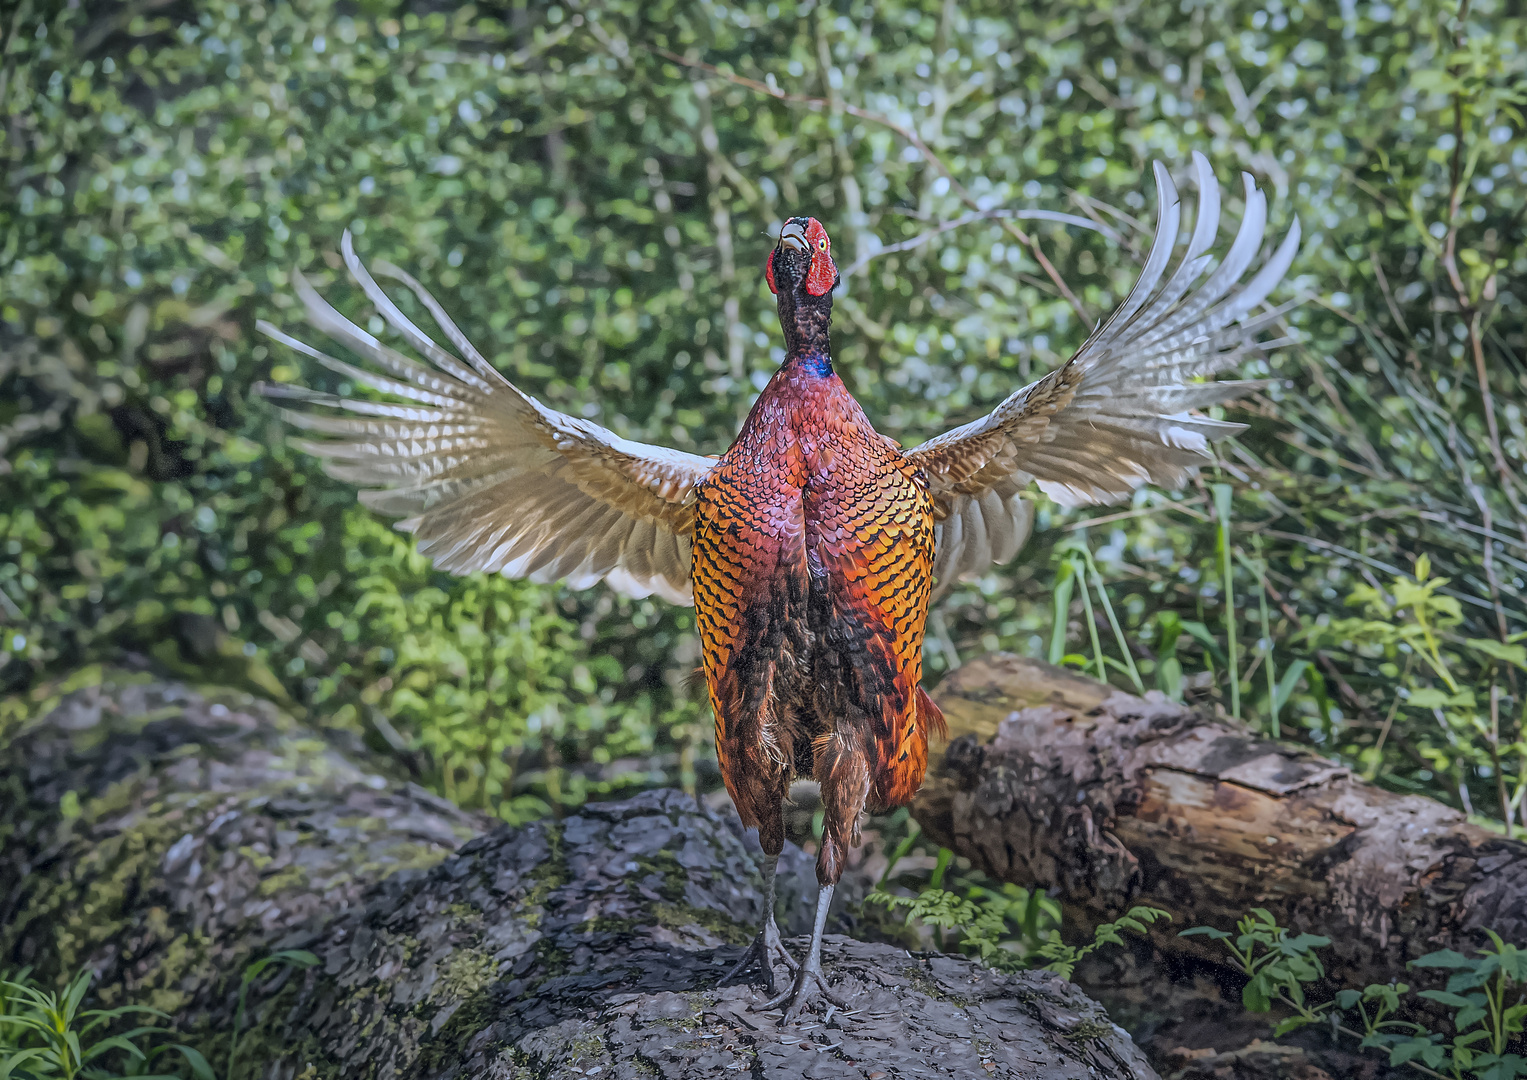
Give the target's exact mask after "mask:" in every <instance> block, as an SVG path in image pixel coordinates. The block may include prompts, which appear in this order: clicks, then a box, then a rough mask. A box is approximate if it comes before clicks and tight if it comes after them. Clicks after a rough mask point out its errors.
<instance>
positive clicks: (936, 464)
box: [907, 153, 1300, 591]
mask: <svg viewBox="0 0 1527 1080" xmlns="http://www.w3.org/2000/svg"><path fill="white" fill-rule="evenodd" d="M1193 164H1194V170H1195V174H1196V177H1195V178H1196V180H1197V186H1198V192H1199V196H1198V215H1197V219H1196V222H1195V225H1194V228H1193V233H1192V235H1191V236H1190V237H1189V239H1188V246H1187V251H1186V253H1185V254H1184V255H1183V257H1182V259H1181V260H1180V261H1179V262H1178V264H1177V267H1176V269H1175V270H1174V271H1173V272H1172V274H1171V276H1170V277H1167V268H1168V264H1169V263H1170V261H1171V257H1172V252H1173V249H1174V248H1175V247H1176V244H1177V237H1178V232H1179V229H1180V226H1181V224H1182V208H1181V204H1180V202H1179V200H1178V196H1177V189H1176V187H1175V185H1174V184H1173V183H1172V178H1171V176H1170V175H1169V174H1168V173H1167V171H1166V169H1165V168H1164V167H1163V166H1162V165H1161V164H1160V163H1159V162H1158V163H1157V164H1156V167H1155V178H1156V192H1157V200H1158V205H1159V210H1158V216H1157V224H1156V235H1155V239H1154V241H1153V242H1152V244H1151V249H1150V253H1149V255H1148V256H1147V257H1146V261H1145V268H1144V269H1143V270H1142V271H1141V274H1140V279H1139V280H1138V281H1137V282H1136V283H1135V287H1134V288H1133V289H1132V290H1131V291H1130V293H1129V296H1128V297H1126V298H1125V300H1124V302H1123V303H1122V304H1121V305H1120V306H1119V308H1118V309H1117V310H1116V311H1115V312H1114V313H1113V314H1112V315H1111V316H1109V318H1108V320H1107V321H1106V322H1104V323H1103V324H1102V325H1101V326H1099V327H1098V329H1097V330H1096V331H1095V332H1094V333H1093V334H1092V336H1091V337H1090V338H1088V339H1087V341H1086V343H1084V344H1083V345H1082V347H1081V348H1080V349H1078V350H1077V352H1076V355H1074V356H1072V357H1071V359H1070V360H1068V361H1067V362H1066V363H1065V364H1063V365H1062V366H1061V367H1059V368H1057V369H1056V370H1054V371H1052V372H1050V373H1049V374H1048V375H1046V376H1044V378H1042V379H1040V380H1038V381H1037V382H1035V383H1032V384H1030V385H1029V386H1026V387H1024V388H1023V389H1021V390H1019V391H1017V392H1016V393H1014V394H1013V395H1012V396H1011V397H1009V398H1008V399H1007V400H1006V401H1004V402H1002V404H1000V405H998V406H997V408H996V409H994V410H992V412H991V413H989V414H988V415H986V416H984V417H982V418H981V419H979V420H976V421H973V422H972V423H969V424H966V425H964V426H963V427H959V428H955V429H954V430H953V431H949V432H946V433H945V434H943V435H940V436H939V437H937V438H935V439H931V440H929V441H928V442H926V443H924V444H923V445H922V446H919V447H917V448H916V449H914V450H912V451H910V452H909V453H908V455H907V456H908V457H909V458H911V459H912V460H913V461H914V462H916V463H917V464H918V465H919V466H921V468H922V469H923V472H924V475H925V476H926V477H927V479H928V486H929V491H930V493H931V494H932V495H933V497H934V504H935V507H936V512H937V513H938V514H939V515H940V521H939V524H938V526H937V536H936V543H937V555H936V557H935V563H934V573H935V574H936V575H937V576H938V579H939V586H938V589H939V591H943V590H944V589H946V588H948V587H949V585H950V584H952V583H953V582H954V580H955V579H957V578H959V577H960V576H962V575H968V574H974V573H979V572H981V571H983V570H984V569H985V568H986V567H987V566H989V565H990V564H992V563H993V562H998V563H1000V562H1004V561H1006V560H1007V559H1010V558H1012V557H1013V556H1014V555H1016V554H1017V552H1018V549H1019V548H1020V547H1021V546H1022V545H1023V542H1024V540H1026V539H1027V538H1028V534H1029V530H1030V527H1031V525H1032V520H1033V511H1032V508H1031V507H1030V506H1029V504H1028V503H1027V502H1026V501H1025V500H1023V499H1022V498H1021V497H1020V493H1021V492H1022V491H1023V490H1024V489H1025V488H1026V487H1027V486H1028V485H1029V483H1030V482H1036V483H1037V484H1038V486H1039V488H1040V489H1041V490H1042V491H1043V492H1044V493H1045V494H1046V495H1048V496H1049V497H1050V498H1051V499H1053V500H1055V501H1056V502H1058V503H1061V504H1062V505H1067V506H1081V505H1086V504H1095V503H1106V502H1112V501H1115V500H1118V499H1122V498H1125V497H1127V496H1128V495H1129V494H1130V493H1132V492H1133V491H1134V490H1135V489H1136V488H1138V487H1140V486H1141V485H1142V484H1146V483H1151V484H1156V485H1159V486H1161V487H1165V488H1176V487H1180V486H1181V485H1182V484H1184V483H1186V482H1187V480H1188V478H1189V476H1190V475H1191V473H1192V471H1193V469H1194V468H1196V467H1198V466H1200V465H1204V464H1208V463H1210V462H1212V461H1213V460H1214V454H1213V450H1212V446H1211V444H1212V443H1213V442H1214V441H1215V440H1218V439H1221V438H1224V437H1225V436H1227V435H1231V434H1234V433H1236V432H1238V431H1241V430H1244V425H1242V424H1232V423H1226V422H1222V421H1217V420H1211V419H1209V418H1208V417H1205V416H1203V415H1200V414H1198V413H1197V412H1195V410H1200V409H1205V408H1208V407H1209V406H1212V405H1219V404H1224V403H1226V402H1229V401H1232V400H1234V399H1235V398H1237V397H1239V396H1241V395H1242V394H1244V393H1245V392H1246V391H1247V389H1248V388H1250V387H1252V386H1255V385H1257V384H1255V383H1247V382H1237V381H1224V382H1213V381H1207V380H1210V379H1212V377H1213V376H1214V375H1216V374H1218V373H1219V372H1222V371H1225V370H1226V369H1228V368H1231V367H1234V366H1236V365H1237V364H1239V363H1240V362H1241V361H1242V360H1243V359H1244V358H1245V357H1246V356H1247V355H1248V354H1250V353H1255V352H1259V351H1262V350H1266V349H1271V348H1276V347H1278V346H1280V345H1283V344H1286V342H1285V341H1284V340H1281V339H1280V340H1273V341H1259V340H1258V336H1259V334H1260V333H1261V332H1262V331H1263V330H1264V329H1266V328H1267V327H1268V326H1270V325H1271V324H1272V323H1274V322H1275V321H1276V320H1277V319H1278V318H1279V317H1280V316H1281V315H1282V314H1283V313H1284V311H1286V310H1287V306H1285V307H1280V308H1276V309H1274V310H1271V311H1266V312H1256V309H1257V308H1258V307H1259V306H1260V305H1261V304H1262V302H1263V301H1264V300H1266V299H1267V296H1268V294H1269V293H1271V292H1272V290H1273V288H1274V287H1275V286H1276V285H1277V284H1278V282H1279V281H1281V280H1282V279H1283V275H1284V274H1285V273H1286V272H1287V271H1288V268H1289V265H1290V264H1291V263H1292V262H1293V259H1294V255H1295V254H1296V253H1297V251H1298V249H1299V235H1300V234H1299V222H1298V220H1297V219H1295V221H1294V223H1293V225H1292V226H1291V227H1290V229H1289V231H1288V234H1287V235H1286V236H1285V237H1284V239H1283V242H1282V243H1281V244H1279V245H1278V247H1277V250H1275V251H1274V252H1273V253H1272V255H1271V257H1269V258H1268V259H1267V261H1266V262H1265V263H1263V265H1262V266H1261V268H1260V269H1259V270H1257V271H1256V272H1255V273H1254V274H1252V276H1251V277H1250V278H1249V279H1247V280H1246V281H1245V282H1244V283H1242V281H1241V279H1242V278H1243V277H1244V276H1245V275H1246V272H1247V270H1248V269H1250V267H1251V265H1252V263H1253V262H1254V261H1255V260H1256V258H1257V256H1258V254H1259V253H1260V251H1261V248H1262V238H1263V234H1264V232H1265V230H1266V225H1267V198H1266V196H1265V195H1263V193H1262V192H1261V191H1259V190H1257V187H1256V185H1255V183H1254V182H1253V181H1252V178H1251V177H1250V176H1249V175H1246V174H1243V180H1244V182H1245V185H1246V213H1245V216H1244V217H1243V218H1242V219H1241V224H1240V228H1239V230H1238V231H1237V233H1236V237H1235V240H1234V242H1233V243H1232V244H1231V246H1230V250H1229V252H1228V253H1227V254H1226V255H1225V257H1224V259H1223V260H1222V261H1221V262H1220V263H1219V264H1218V265H1217V266H1215V265H1214V259H1213V257H1212V256H1210V255H1208V254H1207V252H1208V250H1209V247H1210V246H1211V245H1212V244H1213V242H1214V239H1215V237H1216V235H1217V234H1218V232H1219V221H1220V192H1219V183H1218V181H1217V180H1216V179H1215V177H1214V172H1213V170H1212V169H1210V167H1209V162H1208V160H1207V159H1206V158H1204V156H1203V155H1202V154H1198V153H1195V154H1194V155H1193ZM1211 268H1212V269H1211ZM1206 274H1207V277H1205V275H1206Z"/></svg>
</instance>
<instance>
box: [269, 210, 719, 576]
mask: <svg viewBox="0 0 1527 1080" xmlns="http://www.w3.org/2000/svg"><path fill="white" fill-rule="evenodd" d="M341 247H342V249H343V252H344V258H345V264H346V266H348V267H349V269H350V273H351V275H352V276H353V277H354V278H355V281H356V283H357V284H359V285H360V287H361V288H362V289H363V290H364V291H365V293H366V295H367V297H369V298H370V300H371V302H372V304H374V305H375V307H376V310H377V312H378V313H379V314H380V315H381V316H382V318H383V319H385V320H386V322H387V324H388V325H389V326H391V327H392V329H393V331H394V332H395V333H396V334H397V335H398V336H399V337H400V338H401V339H402V340H403V341H404V342H406V343H407V344H408V346H409V347H410V348H412V349H413V350H414V351H415V352H417V353H418V354H419V355H420V356H422V357H424V358H425V359H427V360H428V361H429V364H428V365H426V364H423V363H420V362H418V361H417V360H414V359H411V358H409V357H407V356H405V355H404V354H403V353H401V352H399V351H398V350H396V349H394V348H392V347H390V346H388V345H385V344H383V343H382V342H381V341H379V340H377V338H375V337H374V336H372V335H371V334H369V333H367V332H366V331H365V330H362V329H361V328H360V327H358V326H356V325H355V324H354V323H352V322H351V321H350V320H348V319H346V318H345V317H344V316H343V315H341V314H339V312H337V311H335V310H334V309H333V308H332V307H330V306H329V304H328V303H327V302H326V301H325V300H324V299H323V298H322V297H321V296H319V295H318V293H317V292H315V291H314V290H313V288H312V286H311V285H309V284H308V283H307V281H305V280H304V279H303V278H302V276H301V275H300V274H294V275H293V280H294V282H295V284H296V289H297V294H298V296H299V297H300V298H301V300H302V302H303V304H304V306H305V307H306V309H307V319H308V322H309V323H310V324H311V325H312V326H313V327H314V328H316V329H318V330H321V331H323V332H324V333H326V334H328V335H329V336H330V337H332V338H334V339H335V340H336V341H339V342H342V343H343V344H345V345H346V346H347V347H349V349H350V350H351V351H352V352H354V353H356V354H358V355H359V356H361V357H364V358H365V359H366V360H367V361H369V362H370V364H371V365H372V367H373V368H374V369H379V370H372V369H367V368H361V367H356V366H354V365H352V364H348V363H345V362H344V361H342V360H337V359H335V358H334V357H332V356H328V355H326V354H324V353H322V352H320V351H318V350H317V349H314V348H311V347H310V346H308V345H305V344H303V343H302V342H300V341H297V340H296V339H294V338H292V337H290V336H288V335H287V334H284V333H282V332H281V331H280V330H278V329H277V328H276V327H274V326H272V325H270V324H269V323H266V322H261V323H260V324H259V325H260V329H261V330H262V331H263V332H264V333H266V334H268V335H269V336H271V337H272V338H275V339H276V340H277V341H280V342H282V343H283V344H285V345H289V346H290V347H291V348H293V349H296V350H297V351H298V352H300V353H303V354H304V355H306V356H310V357H312V358H313V359H315V360H317V361H319V362H320V363H322V364H323V365H324V366H325V367H327V368H330V369H331V370H333V371H336V372H338V373H339V374H341V375H343V376H344V377H345V378H346V379H348V380H350V381H351V382H353V383H355V384H356V385H357V386H366V387H370V388H371V389H373V390H378V391H381V392H382V393H384V394H386V395H388V396H389V397H391V398H395V399H400V400H399V401H388V402H383V401H376V400H368V399H361V398H348V397H339V396H336V395H333V394H321V393H316V392H314V391H311V390H307V389H305V388H302V387H295V386H287V385H274V386H271V385H265V386H262V387H261V388H260V389H261V392H262V393H264V394H265V395H266V396H267V397H273V398H284V399H288V400H297V401H301V402H304V403H307V404H310V405H319V406H329V407H330V408H332V409H334V410H338V412H337V413H336V412H324V411H314V410H307V409H304V410H293V409H282V410H281V412H282V415H283V416H284V417H285V419H286V420H287V422H288V423H290V424H292V425H293V426H294V427H297V428H299V429H301V430H303V431H305V432H308V433H310V434H312V435H314V436H319V438H312V439H300V440H296V445H297V446H298V447H299V448H300V449H302V450H305V451H306V452H307V453H310V454H313V455H315V456H316V457H318V458H320V459H322V460H323V462H324V467H325V469H326V471H327V472H328V473H329V475H331V476H334V477H336V478H338V479H340V480H346V481H349V482H350V483H353V484H357V485H359V486H360V487H361V488H363V489H364V490H362V491H361V493H360V499H361V502H362V503H364V504H365V505H367V506H370V507H372V508H374V509H376V510H378V511H380V512H382V513H384V514H395V515H398V516H400V517H402V518H404V520H403V521H401V522H399V523H398V527H399V528H400V529H404V530H406V531H408V532H411V533H413V534H414V535H415V536H416V537H418V543H419V551H420V552H422V553H424V554H427V555H429V556H430V557H431V558H432V559H433V560H434V563H435V565H436V566H437V567H439V568H440V569H442V570H447V571H450V572H451V573H454V574H467V573H471V572H473V571H479V570H481V571H486V572H488V573H501V574H503V575H504V576H505V577H512V578H527V579H529V580H531V581H540V582H547V581H556V580H558V579H562V580H564V581H566V583H567V584H568V585H569V586H570V587H572V588H586V587H587V586H590V585H593V584H594V583H595V582H597V581H599V580H601V579H603V580H604V581H605V582H607V583H608V584H609V585H611V586H612V587H614V588H615V589H617V590H619V591H621V592H623V593H625V594H627V595H629V596H637V597H640V596H648V595H651V594H652V593H656V594H658V595H659V596H661V597H663V598H664V599H666V600H671V601H673V602H674V603H676V604H689V603H693V600H692V598H691V595H690V586H689V564H690V540H691V536H692V534H693V531H694V508H693V507H694V499H693V493H694V488H695V485H696V484H697V483H698V482H699V481H700V479H701V478H702V477H704V476H705V474H706V473H707V472H708V471H709V470H710V468H711V466H712V465H713V464H714V463H715V462H714V460H713V459H711V458H703V457H698V456H696V455H694V454H686V453H683V452H681V451H678V450H669V449H666V448H664V447H660V446H648V445H646V444H644V443H637V442H630V441H628V440H626V439H622V438H619V437H618V436H616V435H615V434H614V433H613V432H611V431H607V430H606V429H604V428H602V427H600V426H599V425H598V424H594V423H591V422H589V421H587V420H581V419H578V418H576V417H572V416H567V415H566V414H564V413H560V412H557V411H556V410H554V409H548V408H547V407H546V406H545V405H542V404H541V403H540V402H538V401H536V400H535V399H534V398H532V397H530V396H529V395H527V394H524V393H522V392H521V391H520V390H519V389H517V388H516V387H515V386H514V385H513V384H512V383H510V382H509V380H507V379H505V378H504V377H503V376H502V375H501V374H499V372H498V371H497V369H495V368H494V367H493V366H492V365H491V364H489V363H488V362H487V360H485V359H484V358H483V357H482V355H481V354H480V353H479V352H478V351H477V350H476V349H474V348H473V347H472V345H471V343H470V342H468V341H467V339H466V338H465V336H463V335H462V333H461V331H460V330H458V329H457V328H456V325H455V323H453V322H452V321H451V319H450V317H449V316H447V315H446V314H445V311H444V310H443V309H442V308H441V307H440V305H439V304H438V303H437V302H436V301H435V299H434V297H432V296H430V295H429V293H428V292H426V291H425V289H424V287H423V286H422V285H420V284H419V283H418V282H417V281H415V280H414V279H413V278H412V277H410V276H409V275H408V274H406V273H404V272H403V271H402V270H399V269H398V268H397V267H395V266H392V265H391V264H389V263H377V264H376V269H377V272H378V273H380V274H381V275H383V276H385V277H389V278H393V279H395V280H397V281H400V282H402V283H403V284H404V285H406V286H407V287H408V288H409V289H411V290H412V291H413V293H414V294H415V295H416V296H417V297H418V299H419V301H420V302H421V303H422V304H423V305H424V307H425V308H427V309H428V310H429V313H430V314H431V315H432V316H433V317H434V320H435V322H436V323H437V324H438V325H439V327H440V329H441V331H442V332H443V333H444V335H445V337H446V338H447V340H449V341H450V343H451V344H452V345H453V346H454V347H455V349H456V353H457V354H459V356H460V357H464V358H465V360H464V361H463V360H462V359H460V358H458V356H457V355H453V354H452V353H450V352H448V351H447V350H445V349H444V348H442V347H441V346H439V345H438V344H436V343H435V342H434V341H432V340H431V339H430V337H429V336H428V335H426V334H425V333H424V332H423V331H421V330H420V329H419V328H418V327H417V326H415V325H414V323H413V322H412V321H410V320H409V318H408V317H407V316H406V315H404V314H403V312H402V311H400V310H399V309H398V307H397V305H396V304H394V303H393V302H392V300H391V299H390V298H389V297H388V295H387V294H386V293H385V292H383V291H382V288H381V287H380V286H379V285H378V284H377V283H376V281H375V280H374V279H373V278H372V276H371V275H370V274H369V273H368V272H367V271H366V268H365V267H364V266H362V265H361V262H360V260H359V259H358V258H356V256H355V250H354V247H353V245H352V244H351V241H350V234H349V232H346V233H345V235H344V241H343V243H342V245H341Z"/></svg>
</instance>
